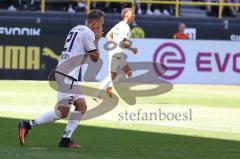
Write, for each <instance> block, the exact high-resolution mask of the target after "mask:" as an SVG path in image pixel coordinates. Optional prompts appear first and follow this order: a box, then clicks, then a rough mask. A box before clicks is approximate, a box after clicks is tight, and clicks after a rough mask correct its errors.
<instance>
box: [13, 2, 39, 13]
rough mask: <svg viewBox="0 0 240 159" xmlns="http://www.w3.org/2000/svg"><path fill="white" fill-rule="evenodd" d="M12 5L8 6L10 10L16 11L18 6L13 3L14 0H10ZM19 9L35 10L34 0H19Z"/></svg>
mask: <svg viewBox="0 0 240 159" xmlns="http://www.w3.org/2000/svg"><path fill="white" fill-rule="evenodd" d="M10 3H11V5H10V6H9V7H8V10H9V11H16V10H17V8H16V7H15V6H14V5H13V4H14V0H11V1H10ZM18 6H19V7H18V9H19V10H35V9H36V8H35V7H34V0H18Z"/></svg>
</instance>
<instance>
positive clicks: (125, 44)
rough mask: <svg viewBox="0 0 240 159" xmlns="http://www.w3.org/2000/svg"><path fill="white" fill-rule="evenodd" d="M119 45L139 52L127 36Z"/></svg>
mask: <svg viewBox="0 0 240 159" xmlns="http://www.w3.org/2000/svg"><path fill="white" fill-rule="evenodd" d="M119 45H120V47H122V48H125V49H128V50H130V51H132V52H133V53H134V54H137V52H138V49H137V48H134V47H132V43H131V42H130V41H129V40H128V39H127V38H124V39H123V40H122V41H121V42H120V44H119Z"/></svg>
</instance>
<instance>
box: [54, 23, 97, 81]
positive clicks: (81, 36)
mask: <svg viewBox="0 0 240 159" xmlns="http://www.w3.org/2000/svg"><path fill="white" fill-rule="evenodd" d="M96 50H97V46H96V43H95V34H94V32H93V31H92V30H91V29H89V28H88V27H87V26H84V25H78V26H76V27H74V28H72V29H71V30H70V32H69V34H68V36H67V39H66V41H65V45H64V49H63V51H62V54H61V56H60V60H59V63H58V66H57V69H56V71H57V72H61V73H62V74H65V75H67V76H70V77H72V78H74V79H75V80H78V77H79V71H80V67H81V65H82V64H83V61H82V60H81V59H79V58H78V59H77V58H74V57H79V55H84V54H86V53H91V52H93V51H96Z"/></svg>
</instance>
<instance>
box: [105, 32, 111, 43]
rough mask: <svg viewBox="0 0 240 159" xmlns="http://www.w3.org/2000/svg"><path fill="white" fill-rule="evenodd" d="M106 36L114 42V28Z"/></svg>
mask: <svg viewBox="0 0 240 159" xmlns="http://www.w3.org/2000/svg"><path fill="white" fill-rule="evenodd" d="M106 38H107V40H108V41H110V42H112V41H113V32H112V30H110V31H109V32H108V33H107V35H106Z"/></svg>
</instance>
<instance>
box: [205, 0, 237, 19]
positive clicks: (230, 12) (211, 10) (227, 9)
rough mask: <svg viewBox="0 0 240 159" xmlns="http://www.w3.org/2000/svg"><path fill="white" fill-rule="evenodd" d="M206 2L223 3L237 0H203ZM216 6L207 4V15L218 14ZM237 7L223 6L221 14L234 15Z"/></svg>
mask: <svg viewBox="0 0 240 159" xmlns="http://www.w3.org/2000/svg"><path fill="white" fill-rule="evenodd" d="M205 1H206V2H219V1H223V2H225V3H237V2H240V1H239V0H205ZM218 9H219V7H218V6H210V5H208V6H207V15H208V16H218ZM237 11H238V8H235V7H224V8H223V13H222V14H223V16H230V17H236V15H237Z"/></svg>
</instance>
